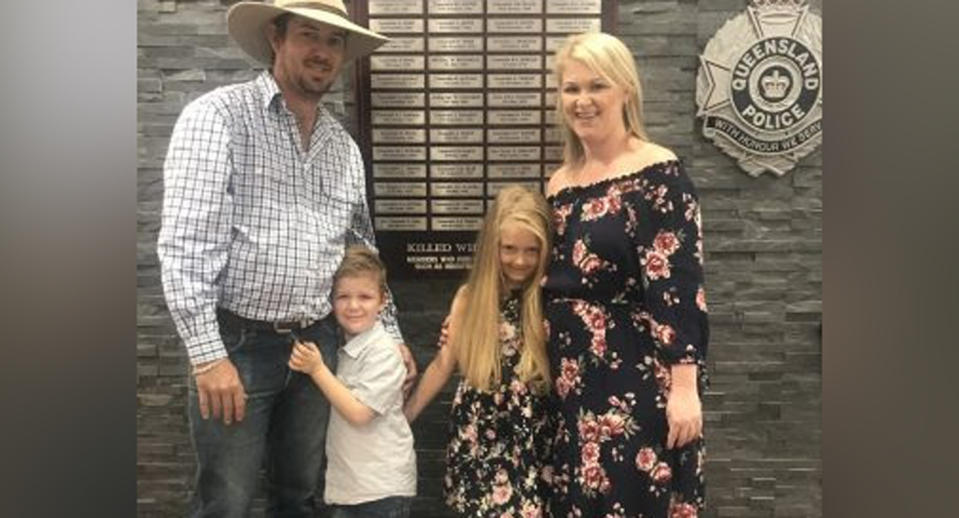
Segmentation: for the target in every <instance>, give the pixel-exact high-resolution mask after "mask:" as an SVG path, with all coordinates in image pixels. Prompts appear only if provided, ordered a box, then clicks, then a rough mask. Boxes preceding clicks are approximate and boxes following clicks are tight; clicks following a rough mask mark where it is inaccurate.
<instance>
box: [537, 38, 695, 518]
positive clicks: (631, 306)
mask: <svg viewBox="0 0 959 518" xmlns="http://www.w3.org/2000/svg"><path fill="white" fill-rule="evenodd" d="M556 74H557V84H558V85H559V91H560V93H559V99H558V101H557V121H558V122H559V125H560V127H561V130H562V132H563V135H564V139H565V147H564V162H563V164H562V166H561V167H560V168H559V169H558V170H557V171H556V172H555V173H554V174H553V176H552V177H551V178H550V182H549V186H548V188H547V195H548V200H549V202H550V204H551V206H552V209H553V220H554V221H553V222H554V228H555V230H554V239H553V242H554V246H553V254H552V261H551V263H550V266H549V268H548V271H547V278H546V281H545V284H544V289H545V292H544V297H545V300H546V306H545V313H546V317H547V319H548V323H549V340H548V348H547V350H548V353H549V356H550V368H551V374H552V376H553V379H554V386H555V393H556V395H557V398H558V407H559V415H558V420H559V426H558V432H557V436H556V443H555V445H554V448H555V459H554V470H553V499H552V502H551V506H550V507H551V510H552V515H553V516H564V517H565V516H638V515H641V516H644V517H647V518H650V517H665V516H669V517H690V516H693V517H694V516H697V514H698V513H699V511H700V510H702V508H703V506H704V504H705V500H704V492H703V487H704V480H703V453H704V450H703V444H702V409H701V405H700V396H699V394H700V391H701V390H702V388H703V384H704V382H705V376H704V374H705V373H704V367H705V361H704V360H705V355H706V346H707V339H708V327H707V321H706V303H705V295H704V291H703V273H702V272H703V270H702V234H701V230H700V217H699V214H700V213H699V205H698V201H697V197H696V194H695V192H694V190H693V185H692V182H691V181H690V180H689V178H688V177H687V176H686V174H685V173H684V172H683V169H682V166H681V164H680V163H679V161H678V160H677V159H676V156H675V155H674V154H673V153H672V152H671V151H669V150H668V149H666V148H664V147H662V146H659V145H656V144H654V143H652V142H650V141H649V140H648V139H647V137H646V134H645V131H644V130H643V126H642V111H641V105H642V91H641V89H640V83H639V78H638V75H637V72H636V67H635V64H634V61H633V57H632V54H631V53H630V51H629V49H628V48H627V47H626V46H625V45H623V43H622V42H621V41H619V40H618V39H616V38H615V37H613V36H610V35H608V34H602V33H588V34H581V35H576V36H572V37H570V38H569V39H568V40H567V41H566V43H565V44H564V45H563V47H562V48H561V49H560V50H559V51H558V52H557V55H556ZM571 513H572V514H571Z"/></svg>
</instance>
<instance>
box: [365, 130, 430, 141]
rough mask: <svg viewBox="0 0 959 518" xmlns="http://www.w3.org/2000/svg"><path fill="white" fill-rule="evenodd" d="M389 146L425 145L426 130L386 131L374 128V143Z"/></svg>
mask: <svg viewBox="0 0 959 518" xmlns="http://www.w3.org/2000/svg"><path fill="white" fill-rule="evenodd" d="M381 142H383V143H389V144H424V143H426V130H424V129H410V128H402V129H399V128H397V129H393V128H391V129H384V128H373V143H374V144H379V143H381Z"/></svg>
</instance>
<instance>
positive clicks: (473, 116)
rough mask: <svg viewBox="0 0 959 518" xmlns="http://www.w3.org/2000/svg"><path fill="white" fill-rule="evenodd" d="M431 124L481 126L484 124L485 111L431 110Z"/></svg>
mask: <svg viewBox="0 0 959 518" xmlns="http://www.w3.org/2000/svg"><path fill="white" fill-rule="evenodd" d="M430 124H435V125H444V126H467V125H469V126H479V125H482V124H483V112H482V111H480V110H430ZM480 131H481V132H482V130H480Z"/></svg>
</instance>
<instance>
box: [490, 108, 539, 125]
mask: <svg viewBox="0 0 959 518" xmlns="http://www.w3.org/2000/svg"><path fill="white" fill-rule="evenodd" d="M541 115H542V113H541V112H540V111H539V110H490V111H488V112H486V120H487V121H489V123H490V124H491V125H503V126H521V125H524V124H540V123H541V122H542V121H543V117H542V116H541Z"/></svg>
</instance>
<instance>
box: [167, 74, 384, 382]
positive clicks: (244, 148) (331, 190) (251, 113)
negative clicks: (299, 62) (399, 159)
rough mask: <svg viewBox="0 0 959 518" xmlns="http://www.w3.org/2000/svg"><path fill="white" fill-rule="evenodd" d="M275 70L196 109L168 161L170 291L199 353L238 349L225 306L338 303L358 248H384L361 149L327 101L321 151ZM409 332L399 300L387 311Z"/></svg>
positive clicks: (280, 312) (320, 121)
mask: <svg viewBox="0 0 959 518" xmlns="http://www.w3.org/2000/svg"><path fill="white" fill-rule="evenodd" d="M299 144H300V137H299V130H298V129H297V124H296V120H295V118H294V116H293V113H292V112H291V111H289V110H288V109H287V107H286V104H285V102H284V100H283V96H282V95H281V93H280V90H279V88H278V87H277V85H276V82H275V81H274V79H273V77H272V76H271V75H270V73H269V72H268V71H264V72H263V73H262V74H260V75H259V76H258V77H257V78H256V79H254V80H252V81H249V82H247V83H241V84H236V85H231V86H226V87H222V88H218V89H216V90H214V91H212V92H209V93H207V94H205V95H203V96H201V97H199V98H197V99H196V100H194V101H193V102H191V103H190V104H189V105H187V106H186V108H184V110H183V112H182V113H181V114H180V117H179V119H178V120H177V123H176V126H175V127H174V129H173V134H172V137H171V139H170V146H169V149H168V151H167V156H166V161H165V162H164V166H163V167H164V168H163V180H164V198H163V215H162V226H161V229H160V235H159V240H158V242H157V254H158V256H159V258H160V265H161V272H162V279H163V290H164V294H165V296H166V301H167V306H168V308H169V310H170V314H171V315H172V317H173V321H174V322H175V324H176V327H177V331H178V332H179V334H180V336H181V337H182V339H183V341H184V342H185V344H186V348H187V352H188V355H189V357H190V361H191V362H192V363H193V364H197V363H202V362H205V361H209V360H214V359H217V358H220V357H223V356H226V354H227V353H226V350H225V348H224V346H223V342H222V340H221V339H220V333H219V327H218V325H217V321H216V307H218V306H219V307H222V308H225V309H227V310H230V311H233V312H234V313H236V314H238V315H240V316H243V317H246V318H250V319H254V320H264V321H292V320H300V319H318V318H323V317H325V316H326V315H328V314H329V313H330V311H331V304H330V292H331V289H332V283H333V273H334V272H335V270H336V268H337V266H338V265H339V263H340V261H341V260H342V258H343V253H344V250H345V248H346V246H347V245H349V244H353V243H360V244H364V245H366V246H369V247H371V248H375V245H374V237H373V227H372V224H371V222H370V216H369V209H368V208H367V204H366V181H365V175H364V169H363V160H362V157H361V155H360V151H359V148H358V147H357V145H356V143H355V142H354V141H353V139H352V138H351V137H350V135H349V133H347V132H346V130H344V129H343V127H342V126H341V125H340V124H339V122H337V121H336V119H334V118H333V116H332V115H330V113H329V112H328V111H327V110H326V109H324V108H323V107H322V105H320V107H319V108H318V112H317V120H316V124H315V126H314V128H313V135H312V139H311V142H310V146H309V149H308V150H307V151H303V147H302V146H301V145H299ZM382 319H383V324H384V326H385V328H386V329H387V331H388V332H389V333H390V334H391V335H392V336H393V338H394V339H396V340H397V341H402V340H403V339H402V336H401V334H400V331H399V327H398V325H397V322H396V308H395V306H394V305H393V302H392V297H390V302H389V304H388V305H387V307H386V309H385V310H384V312H383V315H382Z"/></svg>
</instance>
